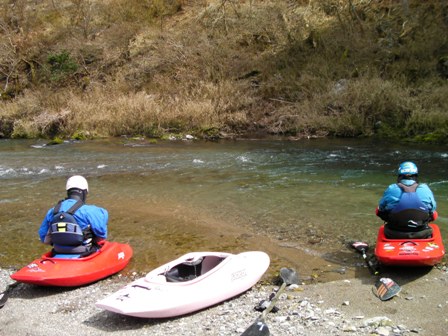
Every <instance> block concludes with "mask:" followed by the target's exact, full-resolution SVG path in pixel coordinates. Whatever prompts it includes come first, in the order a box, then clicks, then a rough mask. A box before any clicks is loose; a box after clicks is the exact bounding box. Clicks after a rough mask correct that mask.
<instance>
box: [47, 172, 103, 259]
mask: <svg viewBox="0 0 448 336" xmlns="http://www.w3.org/2000/svg"><path fill="white" fill-rule="evenodd" d="M66 190H67V198H66V199H64V200H61V201H59V202H58V204H57V205H56V206H55V207H53V208H51V209H50V210H48V212H47V214H46V216H45V218H44V220H43V221H42V224H41V226H40V229H39V237H40V240H41V241H42V242H43V243H46V244H51V245H53V250H54V252H56V253H68V254H78V253H79V254H85V253H89V251H91V249H92V248H93V247H95V245H96V244H98V242H100V241H101V240H104V239H106V238H107V223H108V219H109V214H108V212H107V210H106V209H103V208H101V207H98V206H95V205H90V204H85V202H86V198H87V194H88V192H89V186H88V183H87V180H86V179H85V178H84V177H82V176H79V175H75V176H72V177H70V178H69V179H68V180H67V184H66Z"/></svg>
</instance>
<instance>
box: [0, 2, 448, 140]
mask: <svg viewBox="0 0 448 336" xmlns="http://www.w3.org/2000/svg"><path fill="white" fill-rule="evenodd" d="M350 4H352V5H353V6H350ZM409 4H410V6H409V8H405V7H403V6H402V3H401V2H384V1H380V2H365V1H360V0H359V1H358V0H353V1H337V0H317V1H312V2H310V1H298V0H296V1H291V0H282V1H250V0H247V1H236V0H213V1H212V0H196V1H180V0H154V1H138V0H131V1H125V0H109V1H101V2H100V1H94V0H67V1H60V2H53V1H49V0H46V1H45V0H43V1H41V2H39V3H36V2H30V1H27V0H18V1H16V2H15V5H14V6H12V5H9V4H4V5H2V6H0V29H1V32H0V45H1V47H2V48H0V85H1V89H2V90H1V91H0V92H1V93H2V98H3V100H2V102H0V132H1V133H0V136H3V137H10V136H12V137H37V136H45V137H55V136H67V137H70V136H76V135H79V134H87V135H90V136H118V135H123V134H128V135H144V136H154V137H160V136H163V135H164V134H166V133H167V132H172V133H182V132H189V133H195V134H197V135H199V136H204V135H206V136H210V135H212V136H217V135H218V133H219V131H222V132H225V133H245V132H252V131H259V130H262V131H265V132H270V133H277V134H288V135H295V136H303V135H306V136H316V135H317V136H321V135H336V136H372V135H380V136H398V134H405V135H406V136H408V137H419V136H420V135H421V134H425V132H428V131H429V132H431V134H433V135H434V134H436V135H434V136H433V137H432V138H431V139H430V140H437V139H436V138H438V139H440V138H441V137H440V136H437V134H438V133H440V129H444V130H445V129H446V124H447V120H448V116H447V112H446V111H447V105H448V95H447V82H446V78H445V77H444V76H445V75H444V73H443V72H441V71H440V64H442V65H443V63H441V62H440V60H441V59H443V57H447V55H448V47H446V46H447V45H448V41H447V37H446V36H447V35H446V29H447V26H448V23H447V20H446V17H445V16H444V15H445V14H443V13H446V11H447V10H448V9H447V8H446V5H445V4H443V3H442V2H440V3H439V2H431V3H421V2H418V1H409ZM64 55H68V58H64V57H61V56H64ZM55 59H56V60H59V63H56V64H55V63H54V60H55ZM50 60H53V61H50ZM438 64H439V68H438ZM447 67H448V65H447ZM442 70H443V69H442ZM446 71H447V73H448V70H446ZM420 138H421V137H420ZM442 140H444V139H442Z"/></svg>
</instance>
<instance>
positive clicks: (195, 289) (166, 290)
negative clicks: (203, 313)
mask: <svg viewBox="0 0 448 336" xmlns="http://www.w3.org/2000/svg"><path fill="white" fill-rule="evenodd" d="M269 263H270V259H269V256H268V255H267V254H266V253H264V252H260V251H251V252H243V253H240V254H230V253H224V252H191V253H188V254H185V255H184V256H182V257H180V258H178V259H176V260H173V261H171V262H169V263H167V264H165V265H162V266H160V267H158V268H156V269H155V270H153V271H151V272H149V273H148V274H147V275H146V276H145V277H143V278H140V279H138V280H135V281H133V282H131V283H130V284H128V285H126V286H125V287H123V288H122V289H120V290H118V291H117V292H115V293H113V294H111V295H109V296H107V297H106V298H104V299H102V300H100V301H98V302H97V303H96V306H97V307H99V308H102V309H105V310H109V311H112V312H115V313H119V314H123V315H130V316H137V317H145V318H166V317H173V316H179V315H184V314H188V313H191V312H194V311H197V310H200V309H203V308H206V307H210V306H212V305H215V304H217V303H220V302H222V301H225V300H227V299H230V298H232V297H234V296H236V295H238V294H241V293H243V292H245V291H247V290H248V289H250V288H251V287H252V286H254V285H255V284H256V283H257V282H258V280H260V278H261V277H262V275H263V274H264V273H265V272H266V270H267V269H268V267H269Z"/></svg>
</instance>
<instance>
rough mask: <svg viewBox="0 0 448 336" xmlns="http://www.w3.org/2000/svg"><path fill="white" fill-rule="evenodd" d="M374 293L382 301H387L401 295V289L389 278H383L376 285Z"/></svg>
mask: <svg viewBox="0 0 448 336" xmlns="http://www.w3.org/2000/svg"><path fill="white" fill-rule="evenodd" d="M373 291H374V293H375V295H376V296H378V298H379V299H380V300H381V301H386V300H389V299H391V298H393V297H394V296H395V295H397V294H398V293H400V291H401V287H400V286H398V284H397V283H396V282H395V281H393V280H392V279H389V278H381V279H379V280H378V281H377V282H376V283H375V287H374V288H373Z"/></svg>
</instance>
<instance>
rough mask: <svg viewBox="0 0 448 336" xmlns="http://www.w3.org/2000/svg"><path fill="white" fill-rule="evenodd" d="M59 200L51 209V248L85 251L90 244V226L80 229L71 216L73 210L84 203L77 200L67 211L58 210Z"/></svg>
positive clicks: (88, 248) (63, 250)
mask: <svg viewBox="0 0 448 336" xmlns="http://www.w3.org/2000/svg"><path fill="white" fill-rule="evenodd" d="M62 202H63V200H61V201H59V202H58V204H57V205H56V206H55V207H54V210H53V219H52V221H51V222H50V237H51V243H52V245H53V249H54V251H55V252H56V253H64V254H69V253H81V254H82V253H85V252H88V251H89V250H90V248H91V246H92V238H93V234H92V231H91V230H90V227H89V228H87V229H86V230H84V231H83V230H82V229H81V226H79V224H78V223H77V222H76V219H75V217H74V216H73V215H74V214H75V212H76V211H77V210H78V209H79V208H80V207H82V206H83V205H84V203H83V202H82V201H81V200H78V201H77V202H76V203H75V204H74V205H73V206H72V207H70V209H68V210H67V211H60V209H61V203H62Z"/></svg>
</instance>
